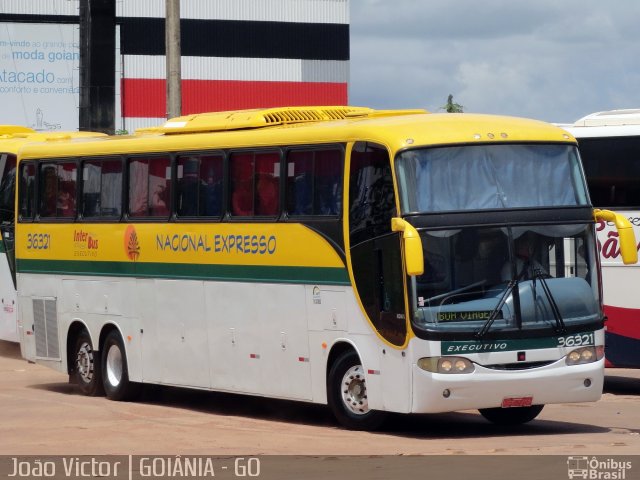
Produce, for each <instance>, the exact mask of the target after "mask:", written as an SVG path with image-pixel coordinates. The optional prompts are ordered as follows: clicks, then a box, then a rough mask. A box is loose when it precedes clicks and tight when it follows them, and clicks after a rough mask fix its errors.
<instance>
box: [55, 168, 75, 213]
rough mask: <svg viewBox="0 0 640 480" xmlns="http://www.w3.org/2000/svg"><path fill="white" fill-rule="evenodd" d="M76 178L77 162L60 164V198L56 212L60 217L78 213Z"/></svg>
mask: <svg viewBox="0 0 640 480" xmlns="http://www.w3.org/2000/svg"><path fill="white" fill-rule="evenodd" d="M76 178H77V169H76V164H75V163H61V164H59V165H58V182H59V183H58V198H57V202H56V214H57V216H58V217H75V215H76Z"/></svg>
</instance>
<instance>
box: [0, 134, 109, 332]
mask: <svg viewBox="0 0 640 480" xmlns="http://www.w3.org/2000/svg"><path fill="white" fill-rule="evenodd" d="M96 135H103V134H96V133H90V132H55V133H54V132H36V131H35V130H33V129H31V128H28V127H23V126H20V125H0V234H1V238H0V302H1V303H2V305H1V306H0V340H2V341H7V342H14V343H17V342H18V340H19V338H18V324H17V305H16V277H15V251H14V213H15V182H16V155H17V153H18V150H19V149H20V148H21V147H22V146H23V145H25V144H26V143H28V142H36V141H37V142H42V141H44V140H47V139H48V140H49V141H51V140H52V139H57V140H59V139H61V138H69V137H71V136H75V137H89V136H96Z"/></svg>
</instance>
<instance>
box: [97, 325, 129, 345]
mask: <svg viewBox="0 0 640 480" xmlns="http://www.w3.org/2000/svg"><path fill="white" fill-rule="evenodd" d="M114 330H116V331H117V332H118V334H119V335H120V338H121V339H122V343H123V344H124V337H123V336H122V332H121V331H120V329H119V328H118V326H117V325H116V324H115V323H105V324H104V325H103V326H102V328H101V329H100V339H99V340H98V345H99V346H100V349H102V345H104V341H105V339H106V338H107V335H109V334H110V333H111V332H113V331H114ZM126 347H127V346H126V345H125V350H126Z"/></svg>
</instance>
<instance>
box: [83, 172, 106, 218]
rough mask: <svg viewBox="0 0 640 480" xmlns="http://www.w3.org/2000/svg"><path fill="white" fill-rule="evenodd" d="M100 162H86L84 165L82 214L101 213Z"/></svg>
mask: <svg viewBox="0 0 640 480" xmlns="http://www.w3.org/2000/svg"><path fill="white" fill-rule="evenodd" d="M100 171H101V168H100V164H99V163H97V164H96V163H89V162H86V163H85V164H84V165H83V167H82V214H83V215H84V216H85V217H95V216H98V215H100Z"/></svg>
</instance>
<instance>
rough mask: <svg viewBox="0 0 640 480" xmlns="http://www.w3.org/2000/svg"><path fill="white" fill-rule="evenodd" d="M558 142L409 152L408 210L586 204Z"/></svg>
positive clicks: (404, 158) (406, 156)
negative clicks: (412, 183)
mask: <svg viewBox="0 0 640 480" xmlns="http://www.w3.org/2000/svg"><path fill="white" fill-rule="evenodd" d="M570 148H571V147H566V146H558V145H530V146H528V145H482V146H464V147H449V148H434V149H429V150H421V151H411V152H406V153H405V154H403V156H402V162H401V165H402V166H401V167H400V168H401V169H403V168H408V169H412V168H414V169H415V170H414V172H404V173H405V177H408V178H410V177H412V176H414V175H415V181H416V185H415V189H416V193H415V196H414V195H411V194H410V193H408V192H406V191H405V192H403V195H402V198H403V201H406V202H407V203H408V205H406V206H405V208H406V207H408V210H409V211H421V212H428V211H446V210H475V209H500V208H517V207H532V206H572V205H579V204H584V203H585V202H586V197H585V196H584V193H583V190H584V185H583V184H582V183H580V184H578V182H580V179H579V178H578V179H576V172H575V169H574V168H573V166H572V165H571V161H572V159H573V158H574V156H573V155H570V154H569V149H570Z"/></svg>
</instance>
